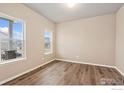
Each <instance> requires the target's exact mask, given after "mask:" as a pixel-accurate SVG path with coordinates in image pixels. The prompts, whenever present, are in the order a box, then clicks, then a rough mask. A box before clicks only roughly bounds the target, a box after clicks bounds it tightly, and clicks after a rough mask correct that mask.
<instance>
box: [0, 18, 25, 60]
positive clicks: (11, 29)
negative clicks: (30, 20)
mask: <svg viewBox="0 0 124 93" xmlns="http://www.w3.org/2000/svg"><path fill="white" fill-rule="evenodd" d="M23 54H24V35H23V22H22V21H18V20H11V19H7V18H3V17H0V55H1V57H0V59H1V62H5V61H8V60H11V59H17V58H22V57H23Z"/></svg>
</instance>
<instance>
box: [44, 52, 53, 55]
mask: <svg viewBox="0 0 124 93" xmlns="http://www.w3.org/2000/svg"><path fill="white" fill-rule="evenodd" d="M44 54H45V55H50V54H52V52H46V53H44Z"/></svg>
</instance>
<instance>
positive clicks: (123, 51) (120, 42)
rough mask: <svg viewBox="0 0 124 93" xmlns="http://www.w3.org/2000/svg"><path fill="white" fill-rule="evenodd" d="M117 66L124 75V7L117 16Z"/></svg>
mask: <svg viewBox="0 0 124 93" xmlns="http://www.w3.org/2000/svg"><path fill="white" fill-rule="evenodd" d="M115 60H116V66H117V68H118V69H119V70H121V71H122V72H123V73H124V6H123V7H121V8H120V10H119V11H118V12H117V14H116V59H115Z"/></svg>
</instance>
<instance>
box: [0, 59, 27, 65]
mask: <svg viewBox="0 0 124 93" xmlns="http://www.w3.org/2000/svg"><path fill="white" fill-rule="evenodd" d="M21 60H26V58H16V59H10V60H7V61H3V62H2V61H1V62H0V65H1V64H7V63H12V62H17V61H21Z"/></svg>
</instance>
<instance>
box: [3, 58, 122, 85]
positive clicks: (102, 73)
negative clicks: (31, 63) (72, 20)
mask: <svg viewBox="0 0 124 93" xmlns="http://www.w3.org/2000/svg"><path fill="white" fill-rule="evenodd" d="M3 85H124V77H123V76H122V75H121V74H120V73H119V72H118V71H117V70H116V69H114V68H107V67H101V66H94V65H86V64H79V63H69V62H62V61H57V60H56V61H54V62H52V63H49V64H48V65H45V66H43V67H40V68H38V69H36V70H34V71H31V72H29V73H27V74H25V75H22V76H20V77H18V78H16V79H14V80H11V81H9V82H7V83H5V84H3Z"/></svg>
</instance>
